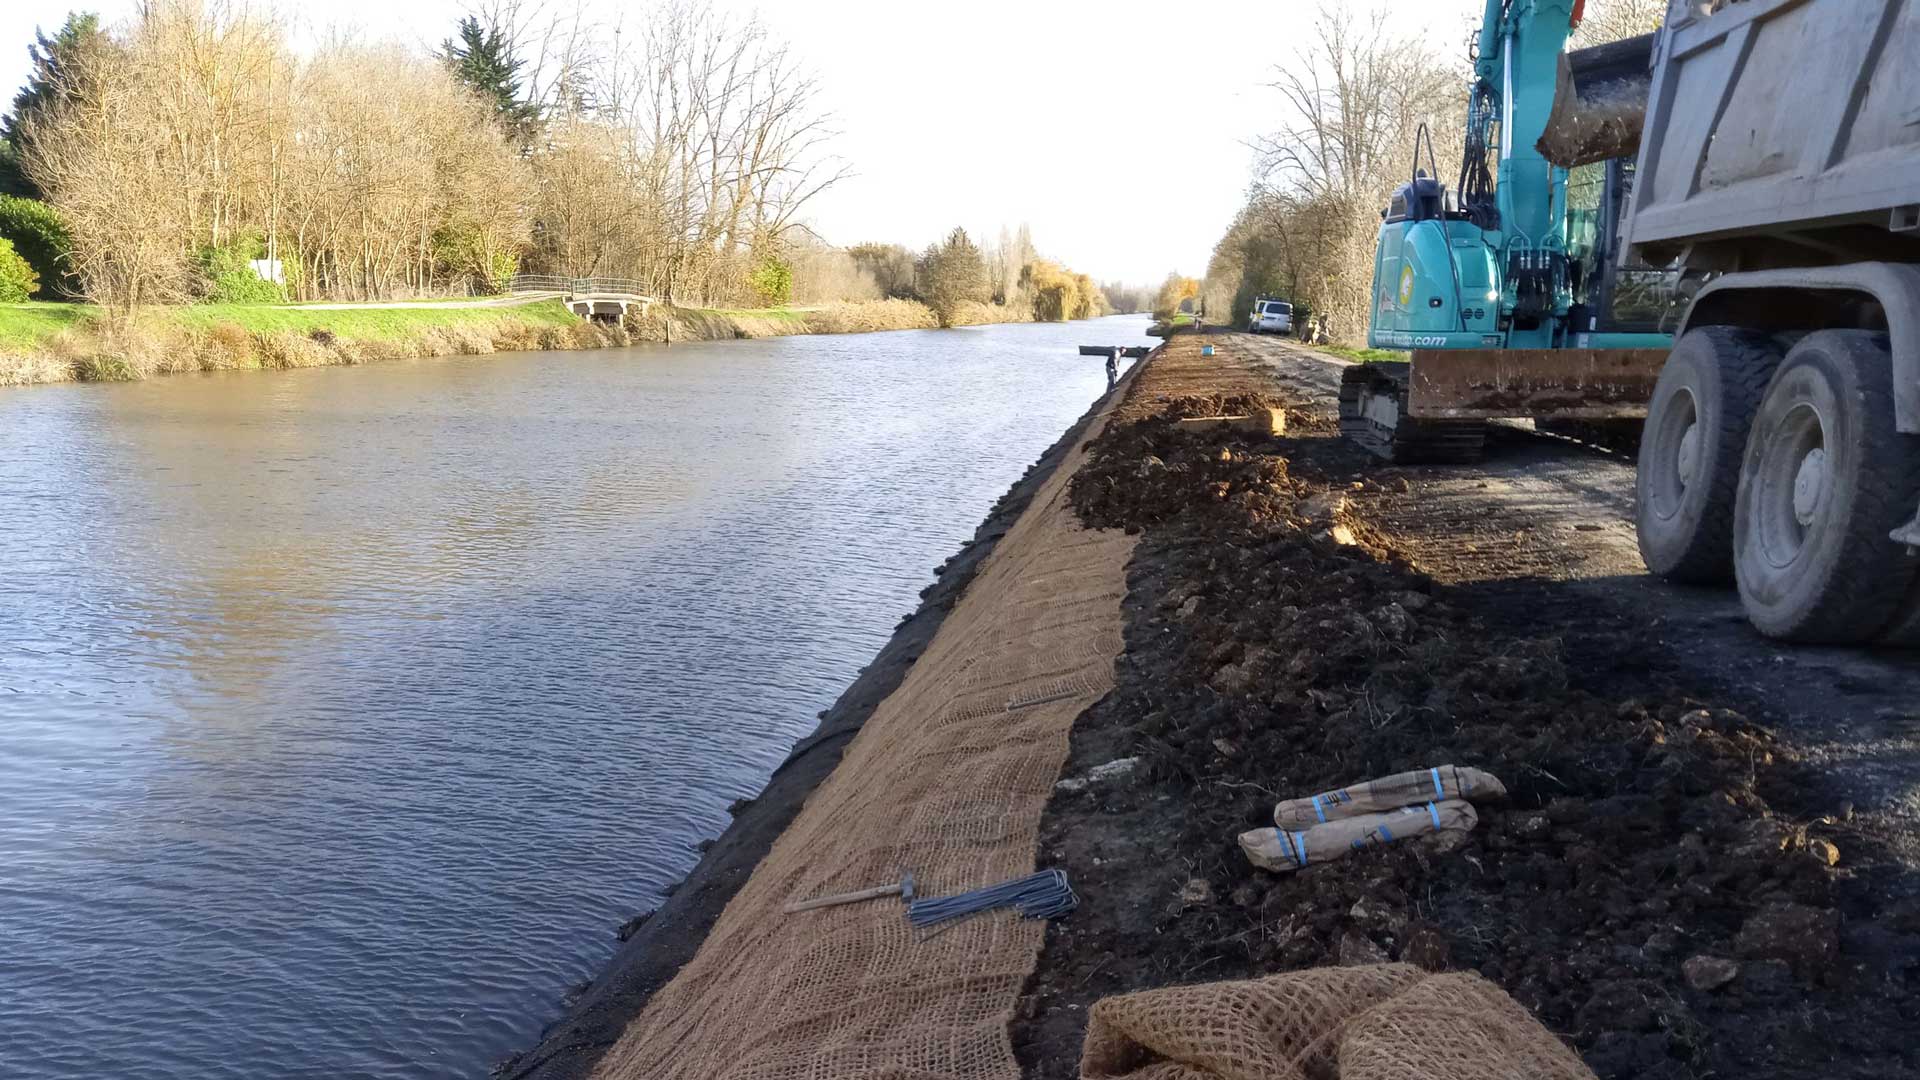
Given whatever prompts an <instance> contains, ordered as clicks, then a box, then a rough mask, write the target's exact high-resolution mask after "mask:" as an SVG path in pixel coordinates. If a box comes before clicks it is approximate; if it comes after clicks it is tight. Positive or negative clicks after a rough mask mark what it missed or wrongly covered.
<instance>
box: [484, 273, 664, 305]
mask: <svg viewBox="0 0 1920 1080" xmlns="http://www.w3.org/2000/svg"><path fill="white" fill-rule="evenodd" d="M507 291H508V292H510V293H523V294H524V293H548V292H553V293H562V294H564V295H566V296H569V297H573V296H620V297H631V298H633V299H636V300H647V299H651V297H649V296H648V295H647V283H646V282H644V281H638V280H635V279H633V278H615V277H567V276H565V275H562V274H515V275H513V280H512V281H509V282H508V283H507Z"/></svg>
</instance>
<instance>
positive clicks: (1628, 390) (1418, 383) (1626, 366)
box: [1407, 349, 1667, 420]
mask: <svg viewBox="0 0 1920 1080" xmlns="http://www.w3.org/2000/svg"><path fill="white" fill-rule="evenodd" d="M1666 360H1667V350H1665V349H1416V350H1414V353H1413V364H1412V369H1411V371H1410V372H1409V377H1408V385H1407V412H1408V415H1410V416H1412V417H1414V418H1415V419H1419V420H1491V419H1496V418H1500V417H1532V418H1533V419H1535V420H1637V419H1644V418H1645V417H1646V415H1647V403H1648V402H1650V401H1652V400H1653V384H1654V383H1655V382H1656V381H1658V379H1659V378H1660V367H1661V365H1662V364H1664V363H1666Z"/></svg>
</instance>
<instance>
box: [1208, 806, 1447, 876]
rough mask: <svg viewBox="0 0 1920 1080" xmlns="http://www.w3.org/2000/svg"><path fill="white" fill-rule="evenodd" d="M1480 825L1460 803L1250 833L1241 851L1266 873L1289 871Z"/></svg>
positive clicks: (1242, 837)
mask: <svg viewBox="0 0 1920 1080" xmlns="http://www.w3.org/2000/svg"><path fill="white" fill-rule="evenodd" d="M1479 823H1480V815H1479V814H1477V813H1475V812H1474V809H1473V804H1472V803H1470V802H1465V801H1462V800H1460V799H1449V800H1447V801H1446V802H1433V803H1425V804H1423V805H1420V806H1403V807H1401V808H1399V809H1398V810H1389V811H1387V812H1386V813H1383V814H1362V815H1360V816H1359V817H1350V818H1341V819H1339V820H1337V821H1329V822H1327V823H1326V824H1324V825H1314V826H1312V827H1310V828H1306V829H1282V828H1273V829H1265V828H1262V829H1249V830H1248V831H1246V832H1243V833H1241V834H1240V850H1242V851H1244V852H1246V853H1247V859H1248V860H1249V861H1250V862H1252V863H1253V865H1255V866H1257V867H1259V868H1260V869H1262V870H1273V871H1277V872H1282V873H1284V872H1286V871H1289V870H1299V869H1301V868H1303V867H1306V866H1311V865H1313V864H1314V863H1323V862H1330V861H1332V860H1334V859H1340V858H1345V857H1346V856H1348V855H1350V854H1352V853H1353V852H1356V851H1360V850H1362V849H1364V848H1369V847H1373V846H1374V845H1376V844H1390V843H1393V842H1394V841H1395V840H1405V839H1406V838H1407V837H1409V836H1422V835H1425V834H1426V833H1430V832H1436V831H1439V830H1442V829H1453V830H1458V831H1460V832H1469V831H1471V830H1472V829H1473V827H1474V826H1475V825H1477V824H1479Z"/></svg>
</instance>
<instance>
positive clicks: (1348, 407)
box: [1340, 363, 1487, 465]
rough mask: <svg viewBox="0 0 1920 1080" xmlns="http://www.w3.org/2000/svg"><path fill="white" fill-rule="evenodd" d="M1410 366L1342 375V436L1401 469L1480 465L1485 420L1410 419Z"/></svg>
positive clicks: (1357, 368) (1357, 367)
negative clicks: (1422, 466) (1417, 465)
mask: <svg viewBox="0 0 1920 1080" xmlns="http://www.w3.org/2000/svg"><path fill="white" fill-rule="evenodd" d="M1409 370H1410V367H1409V365H1407V364H1404V363H1375V364H1354V365H1352V366H1350V367H1348V368H1347V369H1346V370H1345V371H1343V372H1341V373H1340V434H1341V436H1342V437H1343V438H1347V439H1350V440H1352V441H1354V442H1356V443H1359V444H1360V445H1361V446H1363V447H1365V448H1366V449H1367V450H1368V452H1370V453H1372V454H1375V455H1377V456H1379V457H1383V458H1385V459H1387V460H1388V461H1391V462H1394V463H1395V464H1427V465H1437V464H1456V463H1458V464H1464V463H1470V462H1475V461H1479V460H1480V454H1481V450H1482V449H1483V448H1484V447H1485V445H1486V441H1487V425H1486V422H1485V421H1483V420H1416V419H1414V418H1413V417H1412V416H1409V415H1408V414H1407V383H1408V371H1409Z"/></svg>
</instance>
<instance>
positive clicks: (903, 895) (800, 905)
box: [787, 870, 913, 915]
mask: <svg viewBox="0 0 1920 1080" xmlns="http://www.w3.org/2000/svg"><path fill="white" fill-rule="evenodd" d="M895 895H898V896H899V897H900V899H902V900H912V899H913V871H911V870H909V871H907V873H906V874H905V875H904V876H903V877H901V879H900V884H898V885H875V886H874V887H873V888H871V889H861V890H860V891H859V892H850V893H840V894H839V895H837V896H816V897H814V898H813V899H811V900H796V901H794V902H793V903H791V904H788V905H787V914H789V915H791V914H793V913H794V912H796V911H812V910H813V909H814V908H823V907H837V906H839V905H841V904H857V903H859V902H860V901H862V900H878V899H880V898H881V897H883V896H895Z"/></svg>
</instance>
